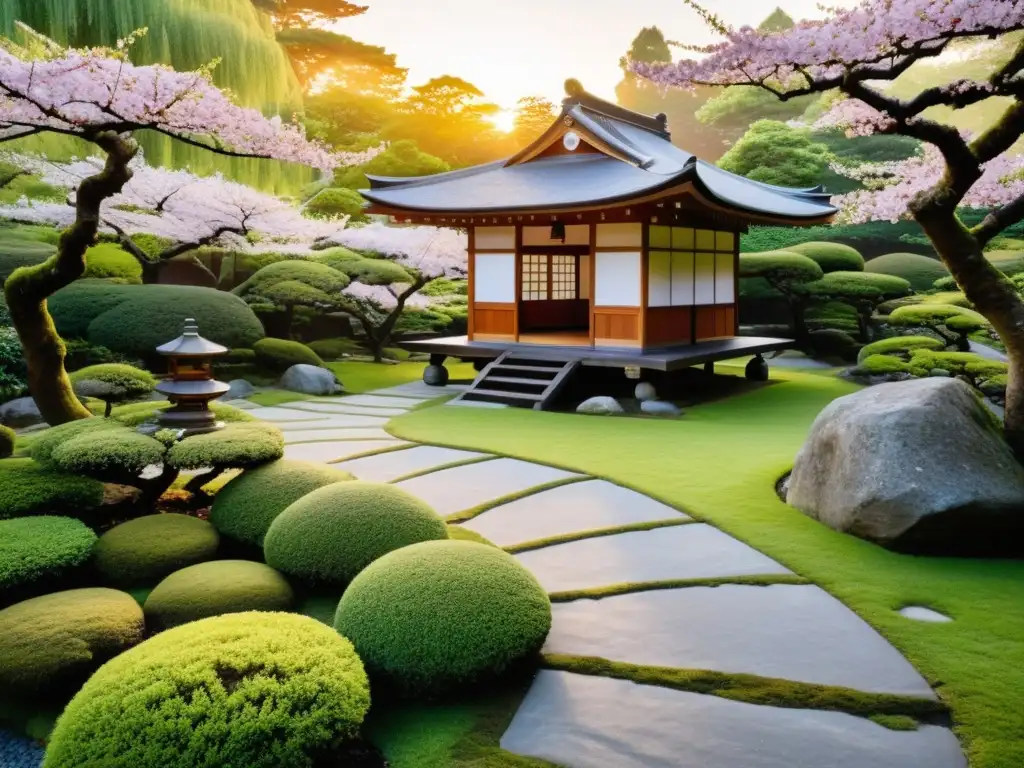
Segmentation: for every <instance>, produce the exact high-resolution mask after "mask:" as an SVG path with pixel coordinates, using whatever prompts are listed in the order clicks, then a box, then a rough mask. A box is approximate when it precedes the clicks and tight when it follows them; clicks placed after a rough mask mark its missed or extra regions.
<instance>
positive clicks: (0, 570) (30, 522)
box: [0, 515, 96, 602]
mask: <svg viewBox="0 0 1024 768" xmlns="http://www.w3.org/2000/svg"><path fill="white" fill-rule="evenodd" d="M95 544H96V534H95V533H93V532H92V530H91V529H89V528H88V527H86V526H85V525H84V524H83V523H81V522H80V521H78V520H75V519H73V518H70V517H52V516H49V515H40V516H38V517H24V518H20V519H17V520H2V521H0V600H4V602H7V600H6V599H5V598H6V596H7V595H9V594H12V593H14V592H15V591H17V590H23V589H26V588H29V587H31V586H32V585H34V584H47V585H52V584H54V583H56V582H57V581H58V580H59V579H60V578H61V577H64V576H66V575H68V574H69V573H71V572H73V571H74V570H75V569H77V568H78V567H79V566H81V565H83V564H85V563H86V562H87V561H88V560H89V556H90V555H91V554H92V549H93V546H95Z"/></svg>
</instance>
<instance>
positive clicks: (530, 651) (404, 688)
mask: <svg viewBox="0 0 1024 768" xmlns="http://www.w3.org/2000/svg"><path fill="white" fill-rule="evenodd" d="M334 626H335V628H336V629H337V630H338V631H339V632H340V633H341V634H343V635H344V636H345V637H347V638H349V639H350V640H351V641H352V643H353V644H354V645H355V647H356V650H357V651H358V653H359V656H360V658H362V659H363V663H364V664H366V668H367V671H369V673H370V676H371V677H373V678H374V679H378V680H380V681H381V682H382V683H383V684H384V685H386V686H391V687H394V688H395V689H397V690H398V691H400V692H403V693H405V694H435V693H443V692H445V691H450V690H453V689H455V688H458V687H463V686H469V685H473V684H476V683H479V682H481V681H483V680H486V679H488V678H493V677H496V676H499V675H501V674H502V673H504V672H506V671H508V670H510V669H513V668H515V667H516V666H517V665H519V664H520V663H522V662H525V661H527V660H528V659H530V657H532V656H533V655H534V654H536V653H537V651H539V650H540V648H541V646H542V645H543V644H544V640H545V638H546V637H547V634H548V631H549V630H550V628H551V602H550V600H549V599H548V596H547V593H545V591H544V589H543V588H542V587H541V586H540V584H538V583H537V580H536V579H535V578H534V577H533V575H532V574H531V573H530V572H529V571H527V570H526V569H525V568H524V567H523V566H522V565H520V564H519V563H518V562H517V561H516V559H515V558H514V557H512V556H511V555H509V554H508V553H507V552H503V551H502V550H500V549H497V548H495V547H489V546H487V545H486V544H477V543H474V542H470V541H430V542H425V543H422V544H414V545H413V546H410V547H405V548H404V549H399V550H397V551H395V552H392V553H391V554H388V555H385V556H384V557H382V558H380V559H379V560H377V561H376V562H375V563H373V564H372V565H370V566H369V567H368V568H366V569H365V570H364V571H363V572H362V573H360V574H359V575H358V576H357V577H356V578H355V579H354V580H353V582H352V584H351V585H349V587H348V589H347V590H345V594H344V595H343V596H342V598H341V602H340V603H339V605H338V612H337V614H336V615H335V620H334Z"/></svg>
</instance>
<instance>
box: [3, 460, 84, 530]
mask: <svg viewBox="0 0 1024 768" xmlns="http://www.w3.org/2000/svg"><path fill="white" fill-rule="evenodd" d="M102 501H103V484H102V483H99V482H97V481H95V480H91V479H89V478H87V477H79V476H78V475H69V474H66V473H63V472H56V471H53V470H50V469H47V468H45V467H43V466H42V465H41V464H38V463H36V462H35V461H33V460H32V459H3V460H0V520H3V519H7V518H12V517H27V516H29V515H46V514H55V515H70V516H77V515H81V514H83V513H85V512H88V511H89V510H91V509H94V508H95V507H97V506H99V505H100V503H101V502H102Z"/></svg>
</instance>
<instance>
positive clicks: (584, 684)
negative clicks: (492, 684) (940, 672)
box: [501, 670, 967, 768]
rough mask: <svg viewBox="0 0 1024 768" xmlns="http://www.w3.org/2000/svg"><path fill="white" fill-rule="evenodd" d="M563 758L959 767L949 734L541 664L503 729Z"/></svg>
mask: <svg viewBox="0 0 1024 768" xmlns="http://www.w3.org/2000/svg"><path fill="white" fill-rule="evenodd" d="M501 746H502V747H503V748H504V749H507V750H509V751H511V752H515V753H517V754H520V755H525V756H528V757H534V758H540V759H543V760H548V761H550V762H553V763H555V764H558V765H564V766H571V768H610V767H611V766H614V768H825V767H826V766H827V768H966V766H967V761H966V759H965V758H964V755H963V752H962V751H961V749H960V745H959V744H958V742H957V740H956V737H955V736H954V735H953V733H952V732H951V731H950V730H949V729H947V728H942V727H939V726H934V725H922V726H921V727H920V728H918V730H916V731H893V730H889V729H888V728H885V727H883V726H881V725H878V724H876V723H874V722H872V721H871V720H868V719H866V718H861V717H854V716H853V715H847V714H845V713H842V712H826V711H817V710H807V709H783V708H780V707H766V706H759V705H756V704H747V703H745V702H740V701H732V700H730V699H723V698H719V697H717V696H705V695H701V694H697V693H690V692H687V691H676V690H672V689H669V688H661V687H657V686H650V685H637V684H636V683H632V682H630V681H628V680H616V679H612V678H605V677H590V676H584V675H576V674H572V673H568V672H558V671H554V670H542V671H541V672H540V673H539V674H538V675H537V677H536V679H535V680H534V683H533V686H532V687H531V688H530V691H529V693H528V694H527V695H526V698H525V700H524V701H523V704H522V706H520V708H519V711H518V712H517V713H516V715H515V718H514V719H513V720H512V723H511V725H510V726H509V728H508V730H507V731H506V732H505V735H504V736H502V739H501Z"/></svg>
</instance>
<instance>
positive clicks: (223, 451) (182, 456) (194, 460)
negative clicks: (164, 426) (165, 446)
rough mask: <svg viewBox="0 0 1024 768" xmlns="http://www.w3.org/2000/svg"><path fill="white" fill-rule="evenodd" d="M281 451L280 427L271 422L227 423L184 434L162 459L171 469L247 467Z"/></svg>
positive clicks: (272, 456) (282, 441) (279, 456)
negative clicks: (222, 427) (217, 428)
mask: <svg viewBox="0 0 1024 768" xmlns="http://www.w3.org/2000/svg"><path fill="white" fill-rule="evenodd" d="M239 410H241V409H239ZM283 454H284V436H283V435H282V434H281V430H279V429H278V428H277V427H275V426H274V425H273V424H264V423H260V422H253V423H247V424H229V425H227V426H226V427H225V428H224V429H221V430H218V431H217V432H207V433H205V434H200V435H192V436H191V437H186V438H185V439H184V440H181V441H180V442H177V443H175V444H174V445H172V446H171V448H170V450H168V451H167V456H166V459H165V460H166V462H167V464H168V465H170V466H171V467H174V468H175V469H201V468H202V467H220V468H224V467H234V468H236V469H250V468H252V467H258V466H260V465H261V464H266V463H267V462H269V461H274V460H276V459H279V458H281V456H282V455H283Z"/></svg>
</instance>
